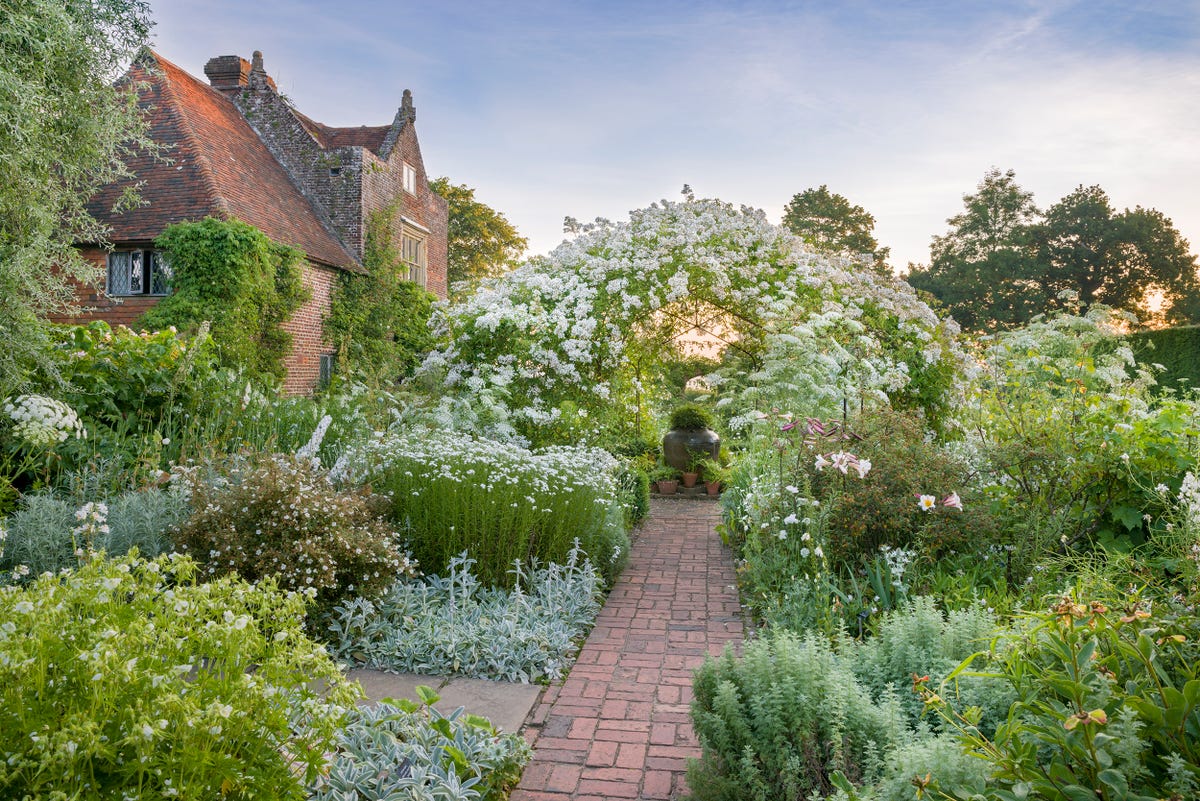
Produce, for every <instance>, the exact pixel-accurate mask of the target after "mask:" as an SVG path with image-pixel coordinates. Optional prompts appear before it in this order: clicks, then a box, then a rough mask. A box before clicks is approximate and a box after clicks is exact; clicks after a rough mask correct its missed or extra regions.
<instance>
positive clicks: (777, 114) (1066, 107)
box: [152, 0, 1200, 264]
mask: <svg viewBox="0 0 1200 801" xmlns="http://www.w3.org/2000/svg"><path fill="white" fill-rule="evenodd" d="M152 2H153V6H154V10H155V12H156V16H157V18H158V20H159V37H158V38H159V41H158V46H159V49H160V50H161V51H162V53H163V55H165V56H166V57H167V58H170V59H172V60H175V61H176V62H177V63H180V64H181V65H182V66H184V67H185V68H187V69H189V70H191V71H193V72H195V73H196V74H200V71H201V69H202V67H203V64H204V61H205V60H206V59H207V58H209V57H211V56H213V55H219V54H224V53H240V54H241V55H246V56H248V55H249V53H250V51H252V50H254V49H262V50H264V52H265V53H266V56H267V59H266V60H267V67H268V69H269V70H270V71H271V72H272V74H275V75H276V76H277V77H282V81H281V86H282V88H283V89H284V91H286V92H288V94H289V95H290V96H291V97H292V98H293V99H294V100H295V101H296V103H297V105H298V106H299V107H300V108H301V109H302V110H303V111H304V112H305V113H307V114H309V115H310V116H313V117H314V118H316V119H320V120H322V121H324V122H329V123H331V124H379V123H382V122H386V121H387V120H389V119H390V118H391V115H392V114H393V113H394V110H395V107H396V105H397V104H398V102H399V98H400V94H401V92H402V90H403V89H404V88H411V89H413V90H414V93H415V96H416V102H417V106H418V112H419V116H418V123H417V125H418V130H419V131H420V135H421V144H422V150H423V153H424V157H425V161H426V164H427V166H428V168H429V169H430V170H431V171H432V172H433V173H434V174H447V175H449V176H450V177H451V178H452V179H453V180H455V181H461V182H465V183H468V184H470V185H472V186H475V187H476V188H477V189H478V194H479V196H480V197H481V198H482V199H483V200H484V201H485V202H488V203H490V204H492V205H493V206H495V207H496V208H498V209H501V210H503V211H504V212H505V213H506V214H507V215H508V216H509V218H510V219H511V220H512V221H513V222H514V223H515V224H516V225H517V226H518V227H519V228H521V230H522V231H523V232H524V233H526V234H527V235H528V236H529V237H530V239H531V241H532V243H533V247H534V249H535V250H538V251H541V250H546V249H548V248H550V247H552V246H553V245H555V244H556V243H557V242H558V240H559V239H560V238H561V221H562V218H563V216H564V215H568V214H569V215H572V216H575V217H579V218H588V217H591V216H607V217H619V216H622V215H624V214H625V213H626V212H627V211H628V210H629V209H632V208H637V207H640V206H644V205H646V204H648V203H649V202H651V201H653V200H656V199H658V198H661V197H663V196H672V197H673V196H675V195H676V193H677V192H678V190H679V187H680V186H681V185H682V184H683V183H684V182H685V181H686V182H688V183H690V184H691V185H692V186H693V187H695V188H696V191H697V192H699V193H701V194H705V195H710V196H718V197H721V198H723V199H725V200H729V201H732V202H735V203H746V204H749V205H755V206H759V207H762V208H765V209H766V210H767V211H768V213H770V214H773V215H775V216H776V217H777V216H778V215H779V214H780V213H781V211H782V208H783V205H784V204H785V203H786V202H787V200H788V199H789V198H790V197H791V196H792V195H793V194H795V193H796V192H799V191H802V190H803V189H805V188H808V187H810V186H816V185H819V184H822V183H825V184H828V185H829V186H830V188H831V189H832V190H833V191H837V192H841V193H842V194H845V195H847V196H848V197H850V198H851V199H852V200H853V201H854V202H856V203H859V204H862V205H863V206H865V207H866V208H868V209H869V210H870V211H872V213H874V214H875V216H876V218H877V220H878V226H877V235H878V238H879V239H880V241H882V242H883V243H884V244H888V245H891V246H892V248H893V255H894V259H895V261H896V262H897V263H900V264H903V263H904V262H905V261H909V260H912V261H922V260H925V259H927V257H928V243H929V238H930V236H931V235H933V234H936V233H941V232H942V231H943V230H944V228H945V225H944V221H945V219H946V217H948V216H950V215H951V214H954V213H955V212H956V211H957V210H958V209H959V207H960V206H961V196H962V194H964V193H966V192H969V191H972V189H973V188H974V186H975V184H976V183H977V182H978V181H979V180H980V178H981V177H982V175H983V173H984V171H985V170H986V169H987V168H988V167H989V166H991V165H996V166H1000V167H1002V168H1008V167H1012V168H1014V169H1015V170H1016V171H1017V176H1018V180H1019V181H1020V182H1021V183H1022V184H1023V185H1024V186H1025V187H1026V188H1027V189H1030V190H1031V191H1033V192H1034V193H1035V194H1036V196H1037V200H1038V201H1039V202H1040V203H1041V204H1042V205H1048V204H1050V203H1052V202H1054V201H1055V200H1057V199H1058V198H1059V197H1061V196H1062V195H1063V194H1065V193H1066V192H1069V191H1070V190H1071V189H1073V188H1074V187H1075V186H1076V185H1078V184H1080V183H1083V184H1092V183H1098V184H1100V185H1101V186H1103V187H1104V188H1105V189H1106V190H1108V191H1109V193H1110V195H1111V196H1112V198H1113V201H1114V203H1115V204H1116V205H1118V206H1126V205H1130V206H1132V205H1136V204H1141V205H1146V206H1155V207H1157V208H1159V209H1160V210H1162V211H1163V212H1164V213H1166V214H1167V215H1168V216H1171V217H1173V218H1174V220H1175V222H1176V224H1177V225H1178V226H1179V227H1180V229H1181V230H1182V231H1183V232H1184V234H1185V235H1186V236H1188V237H1189V238H1190V240H1191V241H1192V242H1193V243H1194V244H1200V195H1198V194H1197V193H1195V192H1194V191H1193V187H1195V186H1196V185H1197V184H1198V183H1200V159H1197V158H1196V157H1195V153H1196V152H1197V145H1198V144H1200V142H1198V141H1197V134H1196V131H1198V130H1200V106H1198V105H1197V104H1196V103H1194V102H1190V100H1187V99H1188V98H1195V97H1198V96H1200V47H1198V46H1197V45H1200V8H1198V7H1197V5H1196V3H1194V2H1191V1H1190V0H1187V1H1186V2H1165V3H1149V2H1147V3H1141V4H1138V3H1129V2H1117V0H1112V1H1111V2H1108V1H1106V0H1093V1H1092V2H1089V1H1088V0H1073V1H1072V0H1036V1H1034V0H1030V1H1029V2H1009V3H982V2H980V3H974V2H971V3H945V2H924V3H921V2H914V3H903V4H895V3H888V2H885V0H875V1H874V2H865V0H860V1H859V2H850V3H838V4H828V3H818V2H790V1H788V0H753V1H751V0H744V1H743V2H732V3H731V2H701V3H696V2H684V0H664V1H663V2H658V3H648V2H646V3H642V2H632V0H630V1H628V2H599V0H593V2H578V3H569V4H568V3H558V2H503V3H501V2H493V1H492V0H486V1H485V2H470V3H468V2H444V3H437V4H417V3H402V4H398V5H397V4H394V3H392V2H384V1H383V0H378V2H362V1H360V2H343V3H341V4H338V5H334V4H329V3H327V2H320V3H318V2H308V1H306V2H295V1H294V0H291V1H289V0H260V2H259V3H256V4H246V3H242V2H238V3H234V2H232V0H210V1H209V2H206V3H203V4H201V3H193V2H191V0H152Z"/></svg>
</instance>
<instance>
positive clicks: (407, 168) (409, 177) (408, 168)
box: [400, 161, 417, 195]
mask: <svg viewBox="0 0 1200 801" xmlns="http://www.w3.org/2000/svg"><path fill="white" fill-rule="evenodd" d="M400 184H401V186H403V187H404V191H405V192H407V193H408V194H410V195H415V194H417V168H416V167H414V166H413V165H411V164H409V163H408V162H407V161H405V162H403V163H402V164H401V165H400Z"/></svg>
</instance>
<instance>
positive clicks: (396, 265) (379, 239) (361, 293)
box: [325, 204, 436, 385]
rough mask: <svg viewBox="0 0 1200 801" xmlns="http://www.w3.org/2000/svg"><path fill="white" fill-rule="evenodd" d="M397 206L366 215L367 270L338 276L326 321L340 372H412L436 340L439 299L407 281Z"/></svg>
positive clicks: (372, 376) (365, 375) (385, 377)
mask: <svg viewBox="0 0 1200 801" xmlns="http://www.w3.org/2000/svg"><path fill="white" fill-rule="evenodd" d="M398 210H399V206H398V205H395V204H394V205H392V206H389V207H388V208H385V209H382V210H380V211H377V212H375V213H373V214H371V215H370V216H369V217H368V218H367V238H366V247H365V248H364V253H363V265H364V266H365V267H366V269H367V272H366V274H365V275H362V274H351V273H343V274H342V275H341V276H340V277H339V280H338V285H337V287H336V289H335V290H334V295H333V301H332V304H331V307H330V312H329V316H328V317H327V318H326V320H325V335H326V337H328V339H329V340H330V342H332V343H333V345H334V347H335V349H336V351H337V359H338V373H339V374H341V375H351V376H355V377H356V378H359V379H361V380H365V381H367V382H368V383H371V384H376V385H379V384H390V383H393V382H395V381H397V380H399V379H401V378H403V377H405V376H407V375H409V374H410V373H412V371H413V369H414V368H415V367H416V365H417V364H419V363H420V361H421V359H422V358H424V355H425V354H426V353H427V352H428V351H429V350H430V348H432V347H433V345H434V339H433V337H432V335H431V334H430V332H429V315H430V313H431V311H432V308H433V303H434V301H435V300H436V298H435V297H434V296H433V295H432V294H430V293H429V292H427V291H425V290H424V289H423V288H421V287H419V286H417V285H416V284H415V283H413V282H412V281H409V280H408V275H409V268H408V265H407V264H406V263H405V262H404V260H403V259H402V258H401V257H400V247H399V244H400V243H399V242H397V241H396V235H395V233H394V230H395V229H394V221H395V217H396V214H397V212H398Z"/></svg>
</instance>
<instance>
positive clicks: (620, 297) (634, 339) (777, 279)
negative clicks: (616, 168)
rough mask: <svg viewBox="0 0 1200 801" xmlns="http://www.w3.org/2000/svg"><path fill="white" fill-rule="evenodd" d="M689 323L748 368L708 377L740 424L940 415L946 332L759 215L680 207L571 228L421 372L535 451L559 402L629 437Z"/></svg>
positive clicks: (452, 314)
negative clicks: (909, 411)
mask: <svg viewBox="0 0 1200 801" xmlns="http://www.w3.org/2000/svg"><path fill="white" fill-rule="evenodd" d="M697 316H702V317H705V318H709V319H715V320H716V321H717V323H716V324H714V326H713V327H714V328H720V329H721V334H722V336H723V338H724V339H725V340H726V341H729V342H732V343H734V347H733V348H732V350H734V351H736V352H738V353H742V354H745V355H746V357H747V362H746V363H745V364H741V365H739V368H738V369H737V370H733V371H730V374H726V375H723V376H722V377H721V378H722V379H723V380H724V381H732V380H735V378H736V379H737V380H738V381H740V382H742V383H743V384H744V385H745V387H746V388H745V391H743V392H741V393H731V392H726V393H725V394H726V395H727V396H729V397H731V398H732V399H734V400H735V401H736V409H737V410H738V411H739V412H740V413H745V412H748V411H750V410H753V409H756V408H762V407H763V406H764V405H769V404H771V403H772V400H773V398H775V397H788V398H790V399H791V400H792V401H793V402H794V401H796V400H797V393H798V392H799V393H800V394H799V398H798V400H799V401H800V402H802V403H804V404H807V405H809V408H807V409H797V410H795V411H796V412H797V413H811V414H823V413H826V412H827V411H829V409H830V408H831V407H832V406H833V405H835V404H840V403H841V401H842V399H843V398H844V397H849V398H851V399H852V400H853V401H854V402H855V403H856V404H857V403H858V402H859V401H860V400H863V401H864V402H865V400H868V399H869V400H887V399H892V400H893V401H894V402H898V403H905V404H908V405H916V406H920V407H922V408H925V409H927V410H929V411H930V412H931V413H939V412H940V411H941V410H943V409H944V408H945V407H946V405H947V403H948V392H949V391H950V390H951V384H952V383H953V382H952V376H953V374H954V371H955V370H956V369H957V368H958V366H959V361H958V360H959V359H960V357H961V354H960V353H959V352H958V351H957V349H956V347H955V346H954V344H953V336H954V334H955V333H956V328H955V327H954V326H953V324H952V323H949V322H944V321H941V320H939V319H938V318H937V316H936V315H935V314H934V313H933V312H932V311H930V309H929V307H928V306H927V305H926V304H924V303H923V302H921V301H920V300H919V299H918V298H917V297H916V294H915V293H914V292H913V291H912V289H911V288H909V287H908V286H907V285H906V284H904V283H903V282H900V281H896V280H893V279H888V278H883V277H881V276H878V275H876V274H873V273H869V272H866V271H864V270H861V269H857V268H856V267H855V266H854V265H853V264H852V263H851V262H849V261H848V260H845V259H837V258H831V257H826V256H820V255H817V254H815V253H813V252H811V251H810V250H808V249H807V248H806V247H805V246H804V244H803V243H802V242H801V241H800V240H799V239H798V238H797V237H795V236H793V235H792V234H790V233H788V232H787V231H785V230H783V229H781V228H778V227H776V226H774V225H772V224H770V223H769V222H768V221H767V219H766V216H765V215H764V214H763V213H762V212H761V211H758V210H755V209H751V208H747V207H741V208H736V207H734V206H732V205H730V204H728V203H723V202H721V201H718V200H698V199H695V198H694V197H692V196H691V195H690V194H688V195H687V196H685V199H684V200H683V201H681V202H671V201H665V200H664V201H662V202H661V203H655V204H652V205H650V206H649V207H647V208H645V209H640V210H637V211H634V212H631V214H630V217H629V220H628V221H625V222H615V223H614V222H610V221H606V220H598V221H597V222H596V223H595V224H592V225H589V226H583V227H580V228H579V229H578V231H577V234H576V235H575V236H574V238H572V239H569V240H568V241H565V242H564V243H563V244H561V245H560V246H559V247H558V248H556V249H555V250H554V251H552V252H551V253H550V254H549V255H547V256H545V257H539V258H535V259H532V260H530V261H528V262H526V263H525V264H523V265H522V266H520V267H518V268H517V269H516V270H514V271H513V272H511V273H509V274H507V275H505V276H503V277H501V278H497V279H493V280H492V281H490V282H488V283H485V284H484V285H483V286H482V287H481V289H480V290H479V291H478V292H477V293H476V294H475V295H473V296H471V297H470V298H468V299H467V300H465V301H464V302H462V303H460V304H457V305H454V306H449V307H445V308H444V309H442V317H441V320H442V323H441V324H442V326H443V328H444V333H445V334H446V335H447V337H448V340H447V344H446V345H445V346H444V347H443V348H441V349H439V350H436V351H434V352H433V353H431V354H430V356H429V357H428V358H427V359H426V360H425V363H424V364H423V366H422V368H421V372H422V374H423V376H425V377H426V378H427V379H428V378H430V377H433V378H436V379H438V380H439V381H440V382H441V385H442V386H443V388H444V389H445V390H446V391H448V392H450V393H456V394H459V395H462V396H467V397H478V398H481V399H486V402H487V403H488V404H490V405H492V406H495V405H496V404H497V403H502V404H503V406H504V407H505V409H506V412H507V413H506V414H504V415H503V416H504V418H505V420H506V422H507V424H508V425H510V426H511V427H512V429H513V430H514V431H515V432H516V433H517V434H518V435H520V436H523V437H525V438H526V439H529V440H532V441H541V440H543V439H544V438H545V431H546V430H547V429H548V428H550V427H551V426H552V424H553V423H554V421H555V420H557V419H558V418H559V417H560V416H561V414H562V409H561V406H562V404H563V403H564V401H569V402H571V403H573V404H577V405H578V406H579V407H582V408H584V409H586V410H588V411H589V412H592V413H594V415H593V416H598V417H599V419H601V420H602V421H604V422H605V423H606V424H607V425H608V426H611V427H612V428H614V429H615V430H618V431H624V432H625V433H628V432H629V431H630V428H631V425H632V424H635V423H636V421H638V420H642V421H644V420H645V419H646V416H647V413H648V409H649V407H650V406H651V405H652V403H653V402H654V401H655V400H656V399H657V398H658V393H659V392H660V391H661V387H660V386H659V384H658V382H659V381H660V380H661V376H662V373H663V370H662V365H663V364H664V363H667V362H669V361H671V360H672V359H677V358H678V357H679V356H680V351H679V348H678V345H677V340H678V339H679V338H680V337H681V336H683V335H685V334H687V333H688V332H689V331H691V330H692V329H693V328H694V326H695V320H696V318H697ZM814 344H816V345H819V346H817V347H814ZM801 357H802V358H801ZM731 411H732V410H731Z"/></svg>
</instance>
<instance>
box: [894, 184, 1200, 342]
mask: <svg viewBox="0 0 1200 801" xmlns="http://www.w3.org/2000/svg"><path fill="white" fill-rule="evenodd" d="M963 205H964V207H965V208H964V210H963V212H961V213H960V214H957V215H955V216H953V217H951V218H950V219H949V220H947V222H948V223H949V224H950V227H951V229H950V231H949V232H948V233H946V234H944V235H942V236H935V237H934V238H933V241H932V243H931V245H930V256H931V259H930V264H929V265H928V266H927V267H916V268H914V269H913V270H912V271H911V273H910V274H909V276H908V281H909V283H910V284H912V285H913V287H915V288H916V289H920V290H925V291H927V292H929V293H931V294H932V295H933V296H934V297H936V298H937V299H938V300H939V301H941V303H942V304H943V305H944V306H945V307H946V309H947V310H948V311H949V312H950V313H951V314H952V315H953V316H954V318H955V319H956V320H957V321H958V322H959V323H960V324H961V325H962V326H963V327H965V328H968V329H973V330H993V329H1003V328H1012V327H1015V326H1020V325H1023V324H1025V323H1027V322H1029V320H1031V319H1032V318H1033V317H1034V316H1035V315H1038V314H1041V313H1044V312H1047V311H1052V310H1056V309H1067V308H1070V307H1071V306H1072V305H1073V304H1075V303H1081V304H1083V305H1084V306H1090V305H1092V304H1095V303H1100V304H1104V305H1107V306H1110V307H1112V308H1114V309H1117V310H1120V311H1125V312H1130V313H1132V314H1135V315H1137V316H1138V317H1139V318H1140V319H1142V320H1143V322H1145V321H1162V322H1186V321H1191V320H1193V319H1195V317H1194V315H1195V313H1196V306H1197V296H1198V294H1200V282H1198V280H1197V277H1196V269H1197V266H1196V259H1195V256H1192V255H1190V254H1189V252H1188V243H1187V241H1186V240H1184V239H1183V237H1182V236H1181V235H1180V234H1179V232H1178V231H1177V230H1176V229H1175V227H1174V225H1173V224H1172V223H1171V221H1170V220H1169V219H1168V218H1167V217H1166V216H1165V215H1163V214H1162V213H1161V212H1159V211H1157V210H1155V209H1143V208H1142V207H1140V206H1139V207H1137V208H1135V209H1132V210H1130V209H1126V210H1125V211H1123V212H1120V213H1117V212H1115V211H1114V209H1113V208H1112V204H1111V203H1110V201H1109V198H1108V195H1107V194H1106V193H1105V192H1104V190H1103V189H1101V188H1100V187H1099V186H1090V187H1084V186H1080V187H1079V188H1077V189H1076V190H1075V191H1074V192H1072V193H1070V194H1069V195H1067V196H1066V197H1064V198H1063V199H1062V200H1060V201H1059V202H1058V203H1055V204H1054V205H1053V206H1051V207H1050V208H1048V209H1047V210H1046V211H1045V212H1044V213H1043V212H1041V211H1039V210H1038V208H1037V206H1036V205H1034V202H1033V195H1032V193H1030V192H1027V191H1025V190H1024V189H1022V188H1021V187H1020V186H1019V185H1018V184H1017V182H1016V175H1015V173H1014V172H1013V171H1012V170H1008V171H1006V172H1001V171H1000V170H999V169H996V168H992V169H991V170H989V171H988V172H987V174H985V175H984V178H983V180H982V181H981V182H980V184H979V186H978V187H977V189H976V191H975V193H973V194H968V195H964V196H963ZM1152 296H1157V298H1158V299H1159V300H1158V303H1159V307H1158V308H1153V307H1152V306H1151V304H1150V299H1151V297H1152Z"/></svg>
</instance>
